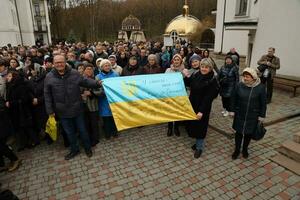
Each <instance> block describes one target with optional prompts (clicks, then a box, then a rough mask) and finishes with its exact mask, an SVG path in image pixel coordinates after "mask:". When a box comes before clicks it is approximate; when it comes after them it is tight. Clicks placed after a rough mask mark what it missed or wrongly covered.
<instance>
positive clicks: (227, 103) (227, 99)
mask: <svg viewBox="0 0 300 200" xmlns="http://www.w3.org/2000/svg"><path fill="white" fill-rule="evenodd" d="M222 104H223V108H224V109H226V110H229V109H230V97H222Z"/></svg>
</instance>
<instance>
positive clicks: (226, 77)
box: [219, 64, 239, 97]
mask: <svg viewBox="0 0 300 200" xmlns="http://www.w3.org/2000/svg"><path fill="white" fill-rule="evenodd" d="M219 83H220V86H221V90H220V95H221V96H222V97H231V95H232V93H233V91H234V88H235V87H236V85H237V84H238V83H239V69H238V67H237V66H236V65H234V64H231V65H224V66H222V67H221V69H220V73H219Z"/></svg>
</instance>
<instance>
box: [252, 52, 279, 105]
mask: <svg viewBox="0 0 300 200" xmlns="http://www.w3.org/2000/svg"><path fill="white" fill-rule="evenodd" d="M274 54H275V48H274V47H269V49H268V53H267V54H266V55H263V56H262V57H261V58H260V59H259V61H257V64H258V65H260V67H261V66H263V67H262V68H263V70H261V72H262V77H263V78H265V81H263V83H264V84H266V88H267V103H271V100H272V95H273V80H274V77H275V75H276V70H278V69H280V59H279V58H278V57H276V56H275V55H274Z"/></svg>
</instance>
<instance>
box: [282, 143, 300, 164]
mask: <svg viewBox="0 0 300 200" xmlns="http://www.w3.org/2000/svg"><path fill="white" fill-rule="evenodd" d="M278 151H279V152H280V153H281V154H283V155H285V156H287V157H289V158H291V159H293V160H295V161H296V162H299V163H300V144H299V143H296V142H294V141H290V140H287V141H285V142H284V143H282V145H281V147H279V149H278Z"/></svg>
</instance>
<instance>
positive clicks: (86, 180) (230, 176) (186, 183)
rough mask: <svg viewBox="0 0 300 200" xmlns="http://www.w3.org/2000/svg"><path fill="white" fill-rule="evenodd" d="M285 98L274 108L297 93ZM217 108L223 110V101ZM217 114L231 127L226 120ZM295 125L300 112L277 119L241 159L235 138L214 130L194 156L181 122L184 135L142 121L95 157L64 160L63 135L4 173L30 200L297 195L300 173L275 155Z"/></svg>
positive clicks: (5, 181)
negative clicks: (235, 155)
mask: <svg viewBox="0 0 300 200" xmlns="http://www.w3.org/2000/svg"><path fill="white" fill-rule="evenodd" d="M285 100H286V99H284V98H283V95H281V93H276V94H275V99H274V102H278V103H274V109H275V108H277V109H278V112H283V114H286V113H284V112H289V111H290V110H288V109H285V107H287V106H289V104H288V102H290V101H294V100H296V99H289V100H290V101H288V102H286V101H285ZM217 101H219V100H217ZM298 103H299V102H298ZM216 104H217V105H218V104H220V103H219V102H216ZM281 104H283V106H281ZM271 105H272V104H271ZM292 105H296V103H293V104H292ZM298 105H299V104H298ZM296 108H299V106H298V107H297V105H296ZM213 112H215V113H217V114H219V112H220V110H219V107H218V106H215V107H214V109H213ZM270 112H273V113H274V114H275V113H277V112H276V110H274V111H273V110H271V111H270ZM268 116H269V117H271V116H270V115H268ZM279 116H281V114H279ZM272 117H273V116H272ZM219 120H220V124H221V122H222V123H223V125H224V126H227V125H228V126H229V124H227V123H229V122H228V120H227V119H226V120H225V118H223V117H219ZM296 131H300V117H298V118H293V119H290V120H288V121H284V122H281V123H277V124H274V125H271V126H269V127H268V132H267V136H266V137H265V138H264V139H263V140H262V141H259V142H252V143H251V144H250V152H249V153H250V158H249V159H248V160H245V159H238V160H236V161H232V160H231V153H232V151H233V139H229V138H228V137H225V136H224V135H222V134H220V133H218V132H216V131H213V130H212V129H209V131H208V136H207V141H206V145H205V152H204V153H203V155H202V156H201V158H200V159H194V158H193V152H192V150H191V148H190V146H191V145H192V144H193V142H194V141H193V140H192V139H190V138H188V137H187V136H186V134H185V133H184V131H183V129H182V132H183V134H182V136H181V137H176V136H173V137H167V136H166V124H162V125H155V126H148V127H143V128H136V129H132V130H128V131H124V132H123V133H122V134H121V135H120V137H119V138H117V139H114V140H111V141H104V140H102V141H101V142H100V144H98V145H97V147H96V148H95V149H94V156H93V157H92V158H91V159H88V158H87V157H86V156H85V154H84V153H81V154H80V155H79V156H78V157H76V158H74V159H73V160H71V161H65V160H64V159H63V157H64V155H65V154H66V153H67V150H66V149H65V148H64V147H63V145H62V144H61V141H59V142H58V143H56V144H53V145H50V146H48V145H46V144H42V145H40V146H38V147H36V148H35V149H33V150H26V151H25V152H22V153H20V154H19V156H20V158H21V159H23V163H22V166H21V167H20V168H19V169H18V170H17V171H15V172H13V173H1V174H0V182H1V183H2V184H3V187H7V188H9V189H11V190H12V191H14V192H15V193H16V194H17V195H18V196H19V197H20V199H30V200H34V199H52V200H53V199H59V200H61V199H92V200H94V199H151V200H152V199H204V200H206V199H222V200H223V199H258V200H260V199H293V200H296V199H297V200H298V199H300V177H299V176H297V175H295V174H294V173H292V172H290V171H288V170H286V169H284V168H283V167H281V166H279V165H277V164H276V163H274V162H272V161H271V160H270V159H269V158H270V157H271V156H273V155H275V154H276V153H277V152H276V148H278V147H279V146H280V144H281V142H283V141H285V140H286V139H288V138H291V137H292V134H293V133H294V132H296Z"/></svg>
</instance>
